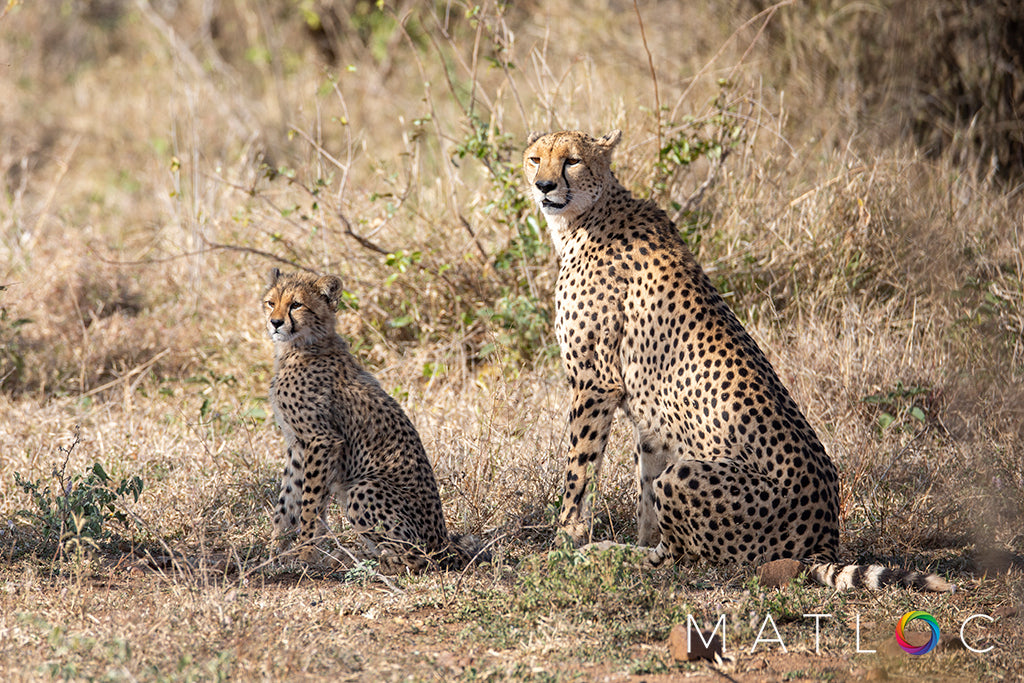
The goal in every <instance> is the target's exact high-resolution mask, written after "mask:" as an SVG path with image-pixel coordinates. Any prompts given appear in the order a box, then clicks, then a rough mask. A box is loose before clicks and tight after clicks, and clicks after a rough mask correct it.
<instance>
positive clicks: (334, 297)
mask: <svg viewBox="0 0 1024 683" xmlns="http://www.w3.org/2000/svg"><path fill="white" fill-rule="evenodd" d="M313 286H314V287H315V288H316V291H317V292H319V293H320V294H321V295H322V296H323V297H324V298H325V299H327V301H328V303H330V304H331V306H337V305H338V299H340V298H341V278H340V277H338V276H337V275H324V276H323V277H319V278H317V280H316V282H314V283H313Z"/></svg>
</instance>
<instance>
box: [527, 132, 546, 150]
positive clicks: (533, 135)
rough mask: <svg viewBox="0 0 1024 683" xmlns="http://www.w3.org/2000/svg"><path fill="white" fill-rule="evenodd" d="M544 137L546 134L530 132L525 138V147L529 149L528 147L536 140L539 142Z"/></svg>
mask: <svg viewBox="0 0 1024 683" xmlns="http://www.w3.org/2000/svg"><path fill="white" fill-rule="evenodd" d="M545 135H547V133H540V132H537V131H532V132H531V133H530V134H529V135H528V136H526V146H527V147H529V146H530V145H532V144H533V143H535V142H537V140H540V139H541V138H542V137H544V136H545Z"/></svg>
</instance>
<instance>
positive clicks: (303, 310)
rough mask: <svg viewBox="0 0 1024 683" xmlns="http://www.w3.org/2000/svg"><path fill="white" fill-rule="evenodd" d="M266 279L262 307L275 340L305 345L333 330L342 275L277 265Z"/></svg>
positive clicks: (270, 332)
mask: <svg viewBox="0 0 1024 683" xmlns="http://www.w3.org/2000/svg"><path fill="white" fill-rule="evenodd" d="M267 282H268V284H269V288H268V289H267V293H266V294H264V295H263V310H264V313H266V315H267V334H268V335H270V338H271V339H272V340H274V341H275V342H283V343H286V344H287V343H291V344H299V345H302V344H308V343H310V342H313V341H315V340H317V339H322V338H324V337H328V336H331V335H333V334H334V312H335V310H336V309H337V307H338V298H339V297H340V296H341V279H340V278H338V277H336V276H334V275H324V276H322V277H317V276H316V275H309V274H307V273H282V272H281V271H280V270H278V269H277V268H274V269H272V270H271V271H270V273H269V274H268V276H267Z"/></svg>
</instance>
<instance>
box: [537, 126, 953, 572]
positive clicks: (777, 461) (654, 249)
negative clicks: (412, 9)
mask: <svg viewBox="0 0 1024 683" xmlns="http://www.w3.org/2000/svg"><path fill="white" fill-rule="evenodd" d="M620 137H621V133H620V132H619V131H613V132H612V133H609V134H608V135H605V136H604V137H602V138H600V139H595V138H593V137H591V136H590V135H588V134H586V133H583V132H580V131H563V132H559V133H550V134H546V135H540V134H534V135H531V136H530V139H529V142H528V146H527V148H526V150H525V152H524V155H523V169H524V172H525V174H526V178H527V181H528V182H529V185H530V190H531V192H532V194H533V197H534V199H535V200H536V202H537V205H538V207H539V208H540V210H541V212H542V213H543V214H544V216H545V218H546V219H547V224H548V232H549V233H550V234H551V238H552V241H553V243H554V246H555V250H556V251H557V252H558V259H559V262H560V266H559V272H558V282H557V285H556V288H555V309H556V318H555V331H556V335H557V337H558V342H559V346H560V347H561V353H562V362H563V365H564V366H565V372H566V375H567V377H568V379H569V386H570V388H571V390H572V408H571V411H570V413H569V453H568V458H567V460H566V467H565V478H564V489H563V495H562V507H561V512H560V517H559V526H560V527H561V528H562V529H563V530H564V531H565V532H567V533H568V534H569V535H570V536H571V537H573V539H574V540H575V541H577V542H580V541H582V540H585V537H586V536H587V535H588V533H589V517H590V511H589V509H588V507H589V497H590V493H589V483H590V482H591V481H592V479H593V478H594V477H595V476H596V475H597V474H598V472H599V470H600V468H601V460H602V458H603V457H604V449H605V444H606V442H607V439H608V433H609V429H610V427H611V424H612V419H613V418H614V415H615V411H616V409H622V410H623V411H624V412H625V414H626V416H627V418H628V419H629V420H630V422H632V424H633V427H634V430H635V433H636V447H635V450H634V461H635V463H636V471H637V488H638V496H637V527H638V532H639V541H640V543H641V544H642V545H647V546H654V549H653V550H652V551H651V552H650V554H649V555H648V561H649V562H650V564H652V565H655V566H657V565H659V564H661V563H662V562H665V561H666V560H676V559H686V560H697V559H705V560H711V561H715V562H741V563H746V564H753V563H763V562H768V561H771V560H777V559H785V558H791V559H797V560H812V559H813V560H814V563H813V564H810V565H809V566H807V570H808V573H809V574H810V575H811V577H812V578H814V579H815V580H818V581H820V582H822V583H825V584H827V585H830V586H836V587H841V588H844V587H849V586H868V587H873V588H878V587H881V586H883V585H886V584H889V583H900V584H903V585H908V586H916V587H920V588H925V589H928V590H936V591H946V590H952V589H953V587H952V586H951V585H950V584H948V583H946V582H945V581H944V580H942V579H941V578H939V577H938V576H936V575H934V574H919V573H917V572H901V571H891V570H888V569H885V568H883V567H878V566H874V565H871V566H860V565H837V564H834V561H835V560H834V556H835V553H836V551H837V548H838V543H839V477H838V474H837V471H836V468H835V465H834V464H833V463H832V460H831V459H830V458H829V457H828V455H827V454H826V453H825V449H824V448H823V447H822V445H821V442H820V441H819V440H818V437H817V435H816V434H815V433H814V430H813V429H812V428H811V425H810V424H809V423H808V422H807V420H806V419H805V418H804V416H803V414H802V413H801V412H800V409H799V407H798V406H797V404H796V402H795V401H794V400H793V399H792V397H791V396H790V395H789V392H788V391H787V390H786V387H785V386H783V384H782V382H781V381H780V380H779V377H778V375H776V374H775V371H774V369H773V368H772V366H771V364H770V363H769V362H768V359H767V357H766V356H765V355H764V353H763V352H762V351H761V349H760V348H759V347H758V345H757V344H756V343H755V342H754V340H753V338H751V336H750V335H749V334H748V333H747V331H746V330H744V329H743V326H742V325H741V324H740V322H739V320H738V319H737V318H736V316H735V315H734V314H733V312H732V310H731V309H730V308H729V306H728V305H727V304H726V303H725V301H724V300H723V299H722V297H721V295H720V294H719V293H718V291H717V290H716V289H715V287H714V285H712V284H711V281H710V280H709V279H708V277H707V276H706V275H705V273H704V271H703V270H702V269H701V267H700V266H699V265H698V264H697V262H696V261H695V260H694V258H693V255H692V254H691V253H690V250H689V249H687V247H686V245H685V244H684V242H683V240H682V238H681V237H680V236H679V231H678V230H677V229H676V226H675V225H673V223H672V221H671V220H669V218H668V216H667V215H666V214H665V213H664V212H663V211H662V210H661V209H659V208H658V207H657V206H656V205H655V204H654V203H653V202H650V201H645V200H641V199H637V198H635V197H633V195H632V194H630V192H629V191H628V190H627V189H625V188H624V187H623V186H622V185H621V184H619V181H618V180H617V179H616V178H615V175H614V174H613V173H612V171H611V158H612V151H613V150H614V149H615V146H616V145H617V144H618V142H619V139H620Z"/></svg>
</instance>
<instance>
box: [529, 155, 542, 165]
mask: <svg viewBox="0 0 1024 683" xmlns="http://www.w3.org/2000/svg"><path fill="white" fill-rule="evenodd" d="M530 163H531V164H533V165H534V166H539V165H540V157H530Z"/></svg>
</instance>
